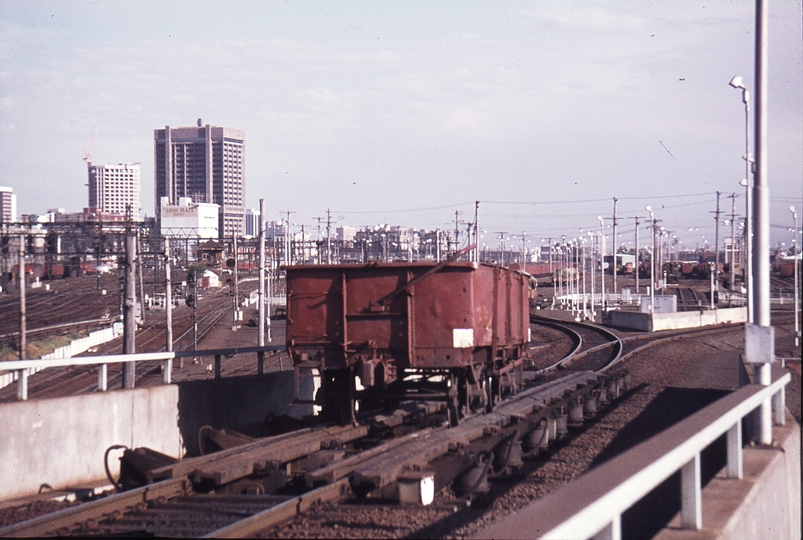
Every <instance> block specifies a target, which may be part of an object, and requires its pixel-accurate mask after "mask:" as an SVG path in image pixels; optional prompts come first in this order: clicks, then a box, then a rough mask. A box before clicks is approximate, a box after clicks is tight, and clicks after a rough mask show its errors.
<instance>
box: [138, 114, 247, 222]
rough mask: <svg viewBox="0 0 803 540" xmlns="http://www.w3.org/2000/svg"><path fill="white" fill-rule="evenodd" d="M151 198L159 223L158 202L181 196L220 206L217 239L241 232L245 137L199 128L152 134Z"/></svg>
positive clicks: (173, 200)
mask: <svg viewBox="0 0 803 540" xmlns="http://www.w3.org/2000/svg"><path fill="white" fill-rule="evenodd" d="M154 150H155V152H154V180H155V186H154V197H155V198H156V209H157V210H156V211H157V214H158V215H157V218H158V219H160V220H161V210H160V207H161V204H160V201H161V198H162V197H167V198H168V200H169V202H170V204H178V201H179V198H180V197H191V198H192V200H193V201H196V202H201V203H213V204H217V205H218V206H219V207H220V210H219V215H218V220H219V224H218V230H219V231H220V235H221V237H231V236H233V235H234V234H237V235H238V236H240V235H242V234H243V233H244V221H245V220H244V217H245V132H243V131H241V130H237V129H231V128H224V127H217V126H210V125H209V124H206V125H205V126H204V125H203V124H202V122H201V119H200V118H199V119H198V125H197V127H180V128H171V127H170V126H165V128H164V129H155V130H154Z"/></svg>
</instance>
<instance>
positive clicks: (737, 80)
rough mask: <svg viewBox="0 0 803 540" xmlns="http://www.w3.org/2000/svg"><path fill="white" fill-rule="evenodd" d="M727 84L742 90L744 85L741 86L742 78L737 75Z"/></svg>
mask: <svg viewBox="0 0 803 540" xmlns="http://www.w3.org/2000/svg"><path fill="white" fill-rule="evenodd" d="M728 84H729V85H731V86H732V87H734V88H744V85H743V84H742V78H741V77H740V76H739V75H734V76H733V78H732V79H731V82H729V83H728Z"/></svg>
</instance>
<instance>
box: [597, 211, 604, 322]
mask: <svg viewBox="0 0 803 540" xmlns="http://www.w3.org/2000/svg"><path fill="white" fill-rule="evenodd" d="M597 221H599V275H600V281H601V282H602V285H601V288H602V292H601V293H600V294H601V295H602V297H601V299H600V303H599V304H600V309H601V310H602V313H605V236H603V235H604V234H605V231H604V228H605V222H604V220H603V219H602V216H597Z"/></svg>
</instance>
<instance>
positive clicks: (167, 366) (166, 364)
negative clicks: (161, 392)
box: [162, 358, 173, 384]
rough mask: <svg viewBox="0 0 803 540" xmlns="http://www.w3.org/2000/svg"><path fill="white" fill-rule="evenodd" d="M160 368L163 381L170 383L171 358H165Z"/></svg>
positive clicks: (171, 371)
mask: <svg viewBox="0 0 803 540" xmlns="http://www.w3.org/2000/svg"><path fill="white" fill-rule="evenodd" d="M162 369H163V370H164V383H165V384H170V381H171V380H172V378H171V375H172V373H173V359H172V358H170V359H168V360H165V361H164V363H163V364H162Z"/></svg>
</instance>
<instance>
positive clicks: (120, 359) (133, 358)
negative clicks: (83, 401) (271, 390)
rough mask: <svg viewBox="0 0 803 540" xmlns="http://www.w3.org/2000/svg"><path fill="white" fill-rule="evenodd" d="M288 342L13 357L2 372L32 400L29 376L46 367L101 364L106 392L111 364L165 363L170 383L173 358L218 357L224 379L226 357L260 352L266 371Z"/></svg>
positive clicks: (260, 363)
mask: <svg viewBox="0 0 803 540" xmlns="http://www.w3.org/2000/svg"><path fill="white" fill-rule="evenodd" d="M284 349H285V346H284V345H270V346H265V347H241V348H235V349H211V350H198V351H173V352H155V353H134V354H114V355H108V356H79V357H72V358H53V359H48V360H44V359H41V358H39V359H35V360H10V361H4V362H0V372H2V371H9V372H13V373H16V376H17V399H18V400H21V401H24V400H26V399H28V375H29V374H30V373H31V372H36V371H42V370H43V369H46V368H54V367H68V366H99V369H98V390H99V391H101V392H105V391H106V390H107V389H108V384H107V380H108V365H109V364H115V363H127V362H163V373H164V383H165V384H170V383H171V377H172V371H173V360H174V359H176V358H188V357H193V358H195V357H199V356H201V357H203V356H213V357H214V358H215V378H216V379H220V378H221V373H222V372H221V364H222V359H223V357H224V356H225V357H230V356H234V355H237V354H245V353H257V373H258V374H260V375H261V374H263V373H264V372H265V353H266V352H273V351H282V350H284Z"/></svg>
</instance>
